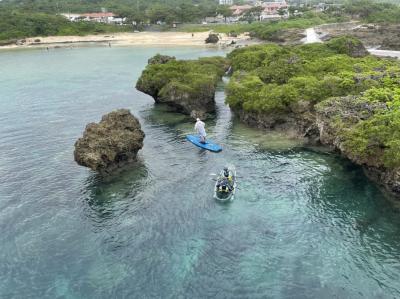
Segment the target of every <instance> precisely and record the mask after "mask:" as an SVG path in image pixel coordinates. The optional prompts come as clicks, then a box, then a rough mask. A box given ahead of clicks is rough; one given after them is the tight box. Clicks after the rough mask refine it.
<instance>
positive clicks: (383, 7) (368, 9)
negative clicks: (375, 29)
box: [344, 0, 400, 23]
mask: <svg viewBox="0 0 400 299" xmlns="http://www.w3.org/2000/svg"><path fill="white" fill-rule="evenodd" d="M398 4H399V3H398V2H397V3H396V4H394V3H387V2H382V3H377V2H376V1H372V0H355V1H348V2H347V3H346V5H345V8H344V12H345V13H347V14H349V15H351V16H353V17H359V18H361V19H363V20H365V21H366V22H370V23H399V22H400V6H399V5H398Z"/></svg>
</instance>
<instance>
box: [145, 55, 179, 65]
mask: <svg viewBox="0 0 400 299" xmlns="http://www.w3.org/2000/svg"><path fill="white" fill-rule="evenodd" d="M171 60H176V58H175V56H168V55H161V54H157V55H155V56H153V57H151V58H150V59H149V60H148V61H147V63H148V64H164V63H167V62H168V61H171Z"/></svg>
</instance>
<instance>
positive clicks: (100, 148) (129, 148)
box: [74, 109, 145, 173]
mask: <svg viewBox="0 0 400 299" xmlns="http://www.w3.org/2000/svg"><path fill="white" fill-rule="evenodd" d="M144 137H145V134H144V133H143V131H142V130H141V126H140V123H139V121H138V119H137V118H136V117H134V116H133V115H132V114H131V113H130V111H129V110H127V109H120V110H116V111H113V112H110V113H108V114H106V115H104V116H103V117H102V119H101V121H100V122H99V123H90V124H88V125H87V126H86V129H85V131H84V133H83V136H82V137H81V138H79V139H78V140H77V141H76V143H75V151H74V158H75V161H76V162H77V163H78V164H79V165H82V166H85V167H89V168H90V169H92V170H95V171H98V172H100V173H109V172H111V171H114V170H116V169H117V168H121V167H123V166H125V165H126V164H127V163H130V162H132V161H134V160H135V159H136V155H137V152H138V151H139V150H140V149H141V148H142V147H143V140H144Z"/></svg>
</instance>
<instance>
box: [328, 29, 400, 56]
mask: <svg viewBox="0 0 400 299" xmlns="http://www.w3.org/2000/svg"><path fill="white" fill-rule="evenodd" d="M321 29H322V31H323V32H324V33H325V34H326V35H325V39H330V38H334V37H338V36H343V35H351V36H353V37H355V38H357V39H359V40H361V41H362V43H363V44H364V45H365V46H366V47H368V48H376V47H380V49H384V50H397V51H398V50H400V34H399V32H400V25H395V24H385V25H374V24H364V25H358V26H356V25H355V24H353V25H352V26H342V25H340V26H336V27H330V26H325V27H323V28H321Z"/></svg>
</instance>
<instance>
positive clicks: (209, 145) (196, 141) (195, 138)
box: [186, 135, 222, 153]
mask: <svg viewBox="0 0 400 299" xmlns="http://www.w3.org/2000/svg"><path fill="white" fill-rule="evenodd" d="M186 139H187V140H189V141H190V142H191V143H193V144H194V145H197V146H198V147H201V148H204V149H206V150H209V151H212V152H216V153H217V152H220V151H222V147H221V146H219V145H218V144H216V143H214V142H212V141H211V140H206V143H201V142H200V137H199V136H197V135H187V136H186Z"/></svg>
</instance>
